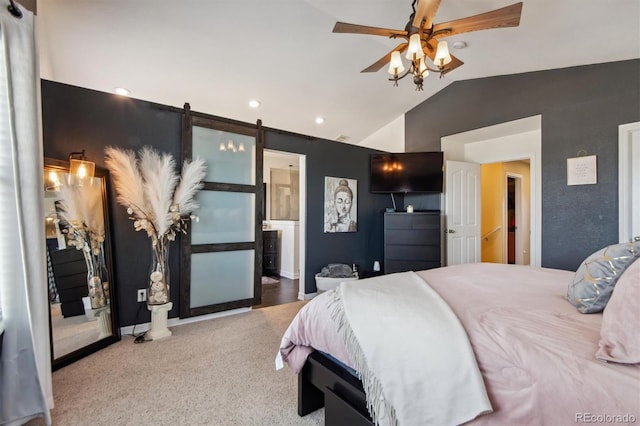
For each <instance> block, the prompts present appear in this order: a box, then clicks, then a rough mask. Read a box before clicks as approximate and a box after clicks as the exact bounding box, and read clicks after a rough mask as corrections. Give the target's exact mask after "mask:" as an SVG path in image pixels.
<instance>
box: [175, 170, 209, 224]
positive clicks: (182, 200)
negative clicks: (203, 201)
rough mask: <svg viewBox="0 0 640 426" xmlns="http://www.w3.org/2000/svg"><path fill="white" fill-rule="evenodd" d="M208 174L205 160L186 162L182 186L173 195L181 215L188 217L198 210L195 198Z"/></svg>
mask: <svg viewBox="0 0 640 426" xmlns="http://www.w3.org/2000/svg"><path fill="white" fill-rule="evenodd" d="M206 174H207V169H206V166H205V163H204V160H202V159H200V158H196V159H195V160H193V161H192V162H190V163H189V162H187V161H185V162H184V165H183V166H182V177H181V178H180V184H178V187H177V188H176V192H175V194H174V195H173V204H175V205H177V206H178V209H179V212H180V215H186V214H189V213H191V212H192V211H194V210H195V209H197V208H198V207H199V206H198V203H196V202H195V200H194V197H195V195H196V192H198V190H200V189H201V188H202V186H203V185H202V180H203V179H204V177H205V175H206Z"/></svg>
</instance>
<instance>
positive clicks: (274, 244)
mask: <svg viewBox="0 0 640 426" xmlns="http://www.w3.org/2000/svg"><path fill="white" fill-rule="evenodd" d="M278 247H279V244H278V231H277V230H268V231H262V275H264V276H274V275H276V276H277V275H280V270H279V268H278V265H279V262H278V254H279V253H278Z"/></svg>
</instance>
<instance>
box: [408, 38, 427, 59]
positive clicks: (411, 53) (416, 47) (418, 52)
mask: <svg viewBox="0 0 640 426" xmlns="http://www.w3.org/2000/svg"><path fill="white" fill-rule="evenodd" d="M406 58H407V59H409V60H410V61H415V60H418V59H422V58H424V51H423V50H422V42H421V41H420V34H418V33H415V34H411V37H409V47H408V48H407V56H406Z"/></svg>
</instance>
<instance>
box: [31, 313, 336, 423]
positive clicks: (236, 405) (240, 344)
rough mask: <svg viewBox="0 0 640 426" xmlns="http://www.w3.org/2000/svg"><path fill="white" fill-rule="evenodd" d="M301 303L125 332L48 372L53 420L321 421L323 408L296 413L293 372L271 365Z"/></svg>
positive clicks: (185, 421)
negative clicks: (144, 333) (150, 335)
mask: <svg viewBox="0 0 640 426" xmlns="http://www.w3.org/2000/svg"><path fill="white" fill-rule="evenodd" d="M303 303H304V302H294V303H290V304H287V305H280V306H273V307H268V308H263V309H255V310H253V311H251V312H247V313H244V314H239V315H234V316H229V317H224V318H218V319H213V320H208V321H202V322H198V323H192V324H186V325H180V326H175V327H172V328H171V331H172V332H173V336H171V337H169V338H166V339H162V340H158V341H151V342H145V343H139V344H134V343H133V338H132V337H131V336H123V340H122V341H121V342H118V343H116V344H114V345H111V346H109V347H107V348H105V349H103V350H101V351H99V352H97V353H95V354H93V355H90V356H88V357H86V358H84V359H82V360H80V361H78V362H76V363H74V364H71V365H69V366H67V367H64V368H62V369H61V370H58V371H56V372H54V373H53V392H54V400H55V404H56V406H55V408H54V409H53V411H52V417H53V424H54V425H65V426H67V425H87V424H92V425H322V424H324V410H319V411H316V412H314V413H312V414H310V415H308V416H305V417H298V415H297V411H296V410H297V393H296V392H297V377H296V375H295V374H293V372H292V371H291V370H290V369H289V368H288V367H285V368H284V369H282V370H280V371H275V368H274V358H275V355H276V353H277V349H278V344H279V342H280V338H281V337H282V334H283V333H284V330H285V329H286V327H287V326H288V324H289V322H290V321H291V319H292V318H293V316H294V315H295V313H296V312H297V311H298V310H299V309H300V308H301V307H302V306H303ZM32 424H37V422H31V423H30V425H32Z"/></svg>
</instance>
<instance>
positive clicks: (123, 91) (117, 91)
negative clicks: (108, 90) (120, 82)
mask: <svg viewBox="0 0 640 426" xmlns="http://www.w3.org/2000/svg"><path fill="white" fill-rule="evenodd" d="M113 93H115V94H116V95H120V96H129V93H131V92H129V91H128V90H127V89H125V88H124V87H116V88H115V89H113Z"/></svg>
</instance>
